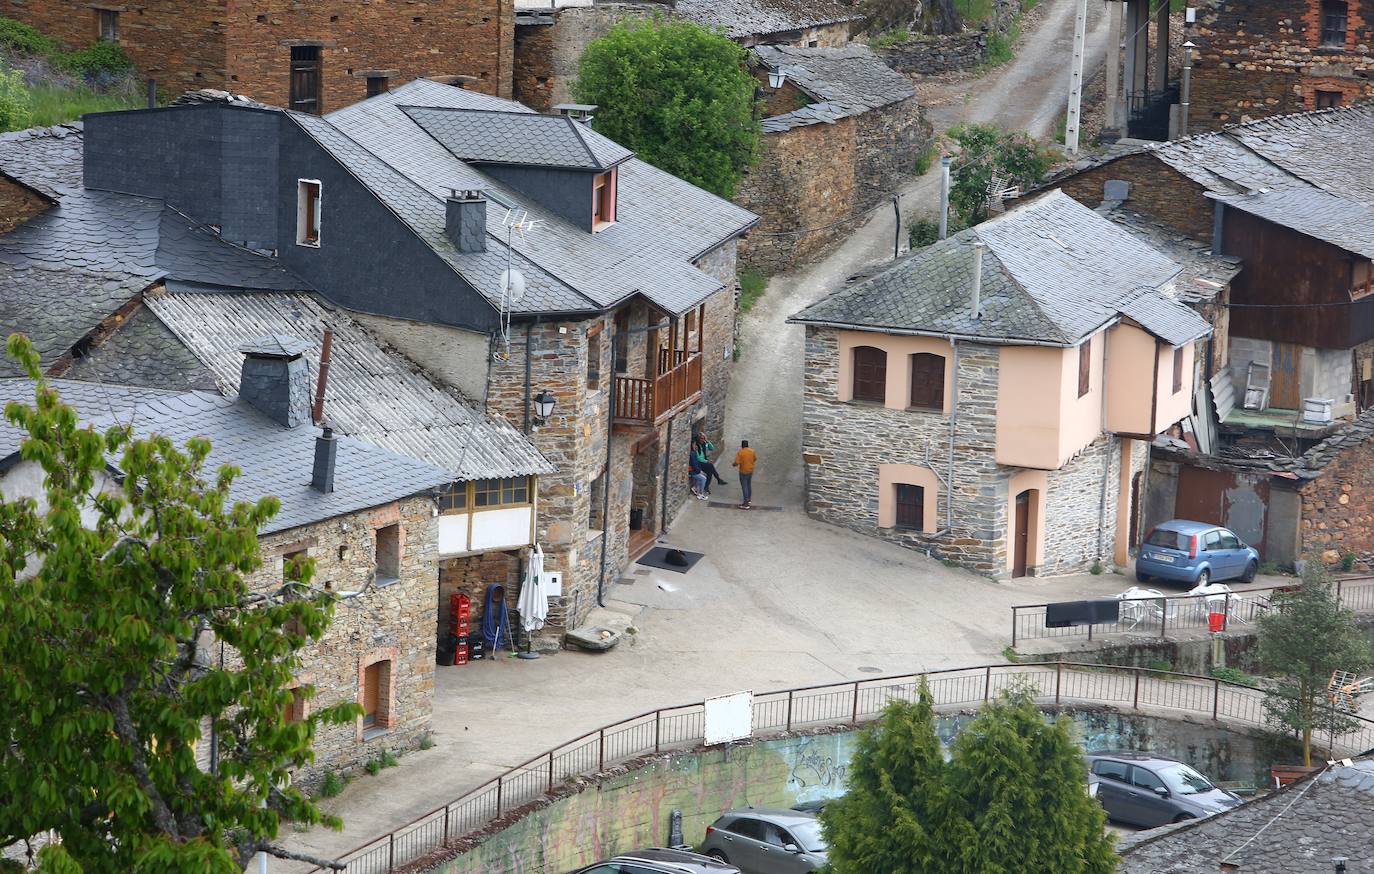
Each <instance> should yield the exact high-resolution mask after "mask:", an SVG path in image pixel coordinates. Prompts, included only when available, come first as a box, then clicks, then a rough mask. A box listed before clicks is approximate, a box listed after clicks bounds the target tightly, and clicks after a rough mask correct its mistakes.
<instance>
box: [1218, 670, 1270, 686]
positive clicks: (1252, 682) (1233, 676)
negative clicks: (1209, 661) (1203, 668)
mask: <svg viewBox="0 0 1374 874" xmlns="http://www.w3.org/2000/svg"><path fill="white" fill-rule="evenodd" d="M1211 673H1212V676H1214V677H1216V678H1217V679H1218V680H1225V681H1226V682H1228V683H1239V684H1240V685H1242V686H1249V687H1250V688H1252V689H1256V688H1259V678H1258V677H1255V676H1252V675H1250V674H1247V673H1245V672H1244V671H1242V670H1241V669H1240V668H1212V672H1211Z"/></svg>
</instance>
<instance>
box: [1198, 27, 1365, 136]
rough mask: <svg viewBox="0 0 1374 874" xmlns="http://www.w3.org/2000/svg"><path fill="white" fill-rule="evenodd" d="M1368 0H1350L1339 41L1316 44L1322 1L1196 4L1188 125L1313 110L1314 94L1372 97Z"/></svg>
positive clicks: (1206, 125) (1206, 126)
mask: <svg viewBox="0 0 1374 874" xmlns="http://www.w3.org/2000/svg"><path fill="white" fill-rule="evenodd" d="M1371 5H1374V3H1372V2H1371V0H1349V6H1348V10H1349V14H1348V23H1347V30H1346V44H1345V46H1344V47H1339V48H1338V47H1326V46H1323V45H1321V0H1222V2H1217V3H1214V4H1213V8H1206V7H1203V8H1199V10H1198V22H1197V26H1196V29H1195V31H1194V33H1193V34H1191V39H1192V41H1193V42H1194V43H1196V44H1197V45H1198V55H1197V59H1196V61H1195V63H1194V67H1193V91H1192V111H1191V112H1190V114H1189V127H1190V130H1192V131H1194V132H1197V131H1204V130H1216V129H1218V128H1220V127H1222V126H1223V125H1227V124H1234V123H1236V122H1239V121H1242V120H1244V119H1247V118H1263V117H1265V116H1270V115H1279V114H1282V113H1287V112H1300V111H1302V110H1304V109H1313V108H1315V105H1314V94H1315V92H1316V91H1317V90H1318V89H1320V90H1324V91H1341V92H1342V93H1343V94H1345V95H1346V101H1347V102H1349V101H1350V100H1351V99H1354V98H1356V97H1368V96H1374V82H1371V81H1369V80H1367V79H1364V78H1362V77H1361V76H1360V73H1362V72H1368V71H1370V70H1374V56H1371V52H1370V46H1371V45H1372V44H1374V27H1371V22H1370V21H1369V20H1368V16H1369V10H1370V8H1371Z"/></svg>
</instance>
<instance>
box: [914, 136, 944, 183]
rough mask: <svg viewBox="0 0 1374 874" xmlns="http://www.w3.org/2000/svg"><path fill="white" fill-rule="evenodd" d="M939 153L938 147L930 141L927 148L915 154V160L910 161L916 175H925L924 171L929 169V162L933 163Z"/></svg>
mask: <svg viewBox="0 0 1374 874" xmlns="http://www.w3.org/2000/svg"><path fill="white" fill-rule="evenodd" d="M939 154H940V149H939V147H937V146H936V145H935V144H934V143H931V144H930V147H929V148H927V149H926V150H925V151H924V152H922V153H921V154H919V155H917V156H916V160H915V162H913V163H912V165H911V169H912V170H914V171H915V172H916V175H917V176H924V175H926V171H927V170H929V169H930V165H931V164H934V163H935V158H936V157H937V156H938V155H939Z"/></svg>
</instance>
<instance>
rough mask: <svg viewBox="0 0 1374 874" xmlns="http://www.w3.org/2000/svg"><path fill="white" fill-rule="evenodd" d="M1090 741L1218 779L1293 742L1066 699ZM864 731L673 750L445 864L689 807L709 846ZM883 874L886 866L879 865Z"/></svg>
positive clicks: (596, 843)
mask: <svg viewBox="0 0 1374 874" xmlns="http://www.w3.org/2000/svg"><path fill="white" fill-rule="evenodd" d="M1061 712H1062V713H1064V714H1065V716H1066V717H1067V718H1068V719H1069V720H1070V721H1071V722H1072V731H1073V734H1074V736H1075V739H1076V740H1077V741H1078V743H1079V745H1080V746H1082V748H1083V749H1084V750H1085V751H1106V750H1115V749H1132V750H1142V751H1149V752H1152V753H1155V754H1157V755H1161V756H1166V757H1169V758H1174V759H1178V760H1180V761H1184V762H1187V763H1189V764H1191V765H1192V766H1193V767H1195V768H1197V769H1198V770H1199V771H1201V772H1202V773H1203V774H1205V775H1206V776H1208V777H1210V778H1212V779H1213V780H1217V781H1228V780H1237V781H1240V782H1244V783H1250V784H1252V785H1266V784H1267V781H1268V772H1269V767H1270V765H1272V764H1275V763H1278V762H1291V761H1294V759H1292V758H1291V755H1292V753H1293V750H1292V749H1290V748H1288V747H1286V746H1284V745H1281V744H1274V743H1273V742H1271V741H1270V740H1269V739H1268V738H1267V737H1265V736H1264V735H1261V734H1260V733H1257V732H1254V733H1252V732H1245V731H1236V730H1228V729H1225V728H1220V727H1215V726H1211V725H1203V724H1197V723H1195V722H1189V721H1183V720H1178V721H1175V720H1169V719H1162V718H1159V717H1154V716H1145V715H1142V714H1132V713H1121V712H1116V711H1113V710H1103V709H1087V708H1066V709H1065V710H1063V711H1061ZM974 718H975V717H974V716H973V715H972V714H968V713H950V714H941V715H939V716H937V717H936V732H937V734H938V735H939V737H940V740H941V743H942V744H944V745H945V746H948V745H949V744H950V743H952V742H953V740H954V738H955V737H957V736H958V734H959V732H960V731H962V730H964V729H965V728H966V727H967V726H968V725H969V724H971V723H972V721H973V719H974ZM858 741H859V733H858V732H857V731H844V732H834V733H820V734H809V735H802V736H796V737H781V738H772V739H767V740H757V741H754V742H752V743H744V744H739V745H731V746H730V747H729V748H728V749H722V748H716V749H707V750H692V751H687V752H680V753H673V754H668V755H663V756H660V757H656V758H654V759H651V760H649V761H647V762H645V763H642V764H640V765H639V766H638V767H634V768H629V769H625V770H622V771H619V772H617V773H614V774H608V775H605V776H604V777H603V778H602V779H600V780H592V781H587V782H586V783H584V784H580V785H579V786H578V787H577V790H578V791H574V792H572V793H570V794H566V795H564V796H562V797H560V798H557V799H556V800H554V801H552V802H551V803H549V804H547V805H546V806H543V807H540V808H538V809H536V810H533V811H531V812H530V813H529V814H528V815H526V816H525V817H524V818H522V819H519V820H517V821H516V822H514V823H511V824H509V825H506V826H505V827H504V828H502V829H500V830H499V831H496V832H495V833H494V834H492V835H491V836H490V837H487V838H485V839H484V840H483V841H482V843H480V844H478V845H477V846H475V847H473V848H472V849H470V850H468V851H467V852H466V853H464V854H463V855H461V856H458V857H457V858H455V859H452V860H450V861H447V862H444V863H442V864H438V865H434V866H431V867H428V868H426V869H425V870H427V871H430V872H435V874H441V872H442V874H505V872H511V871H531V872H533V871H568V870H572V869H574V868H576V867H578V866H581V865H585V864H591V863H593V862H596V861H598V860H600V859H606V858H609V857H611V856H614V855H615V854H617V853H622V852H627V851H630V850H634V849H639V848H642V847H646V846H665V845H666V844H667V843H668V831H669V815H670V813H671V812H672V811H674V810H677V811H681V813H682V835H683V838H684V840H685V841H686V842H687V843H688V844H692V845H697V846H699V845H700V843H701V841H702V838H703V836H704V834H705V831H706V826H708V825H710V824H711V823H712V822H714V821H715V819H716V818H717V817H719V816H720V814H722V813H724V812H725V811H726V810H729V809H731V808H739V807H746V806H751V805H752V806H754V807H783V808H786V807H790V806H791V805H793V804H797V803H798V802H801V801H813V800H824V799H829V798H837V797H839V796H840V795H843V794H844V792H845V790H846V788H847V787H848V777H849V773H850V759H851V758H852V757H853V755H854V751H855V750H856V748H857V745H858ZM875 874H876V872H875Z"/></svg>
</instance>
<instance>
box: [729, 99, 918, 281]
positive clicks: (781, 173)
mask: <svg viewBox="0 0 1374 874" xmlns="http://www.w3.org/2000/svg"><path fill="white" fill-rule="evenodd" d="M933 136H934V134H933V131H932V129H931V126H930V122H929V121H927V120H926V118H925V113H924V111H923V109H922V107H921V105H920V104H919V103H918V102H917V101H916V98H914V97H912V98H909V99H907V100H903V101H900V102H898V103H893V104H889V105H888V106H884V107H881V108H879V109H875V110H871V111H869V112H866V113H864V114H862V115H858V116H851V117H848V118H843V119H840V120H839V121H837V122H835V123H834V124H812V125H805V126H802V127H794V128H792V129H790V130H786V131H778V132H773V133H768V134H765V135H764V140H763V155H762V157H761V158H760V160H759V164H758V166H756V167H754V168H753V169H752V170H750V171H749V173H748V175H747V176H746V177H745V178H744V180H743V181H742V182H741V183H740V188H739V193H738V194H737V195H736V196H735V202H736V203H738V204H740V205H741V206H743V207H744V208H746V209H748V210H751V211H752V212H755V213H757V214H758V215H759V223H758V225H757V226H756V227H755V228H754V229H753V230H752V231H751V232H750V233H749V235H748V236H747V237H745V239H744V240H743V241H741V243H740V261H741V262H742V263H743V264H745V265H746V266H749V267H753V268H756V269H759V270H763V271H765V272H768V273H774V272H778V271H781V270H786V269H788V268H790V267H792V266H794V265H797V264H803V263H806V262H807V261H810V260H813V259H815V258H818V257H820V256H821V255H822V254H824V253H825V252H826V251H827V250H828V249H829V248H830V247H831V246H833V245H835V244H836V243H838V242H839V241H840V240H842V239H844V238H845V237H847V236H848V235H849V234H850V233H852V232H853V230H854V228H855V227H856V226H857V224H858V222H857V220H855V221H846V219H849V218H850V217H852V216H859V215H862V214H863V213H866V212H867V211H868V210H870V209H872V208H873V207H875V206H878V205H880V204H881V203H882V202H883V201H884V200H885V199H886V198H888V197H890V196H891V195H892V194H893V192H895V191H896V190H897V189H898V188H900V187H901V185H902V183H903V182H904V181H905V180H906V179H907V178H909V177H910V176H911V175H913V174H914V173H915V170H916V161H917V159H918V158H919V157H920V156H921V155H922V154H923V153H925V152H926V151H927V150H928V149H929V148H930V146H931V143H932V142H933V141H934V140H933ZM837 222H838V224H837Z"/></svg>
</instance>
